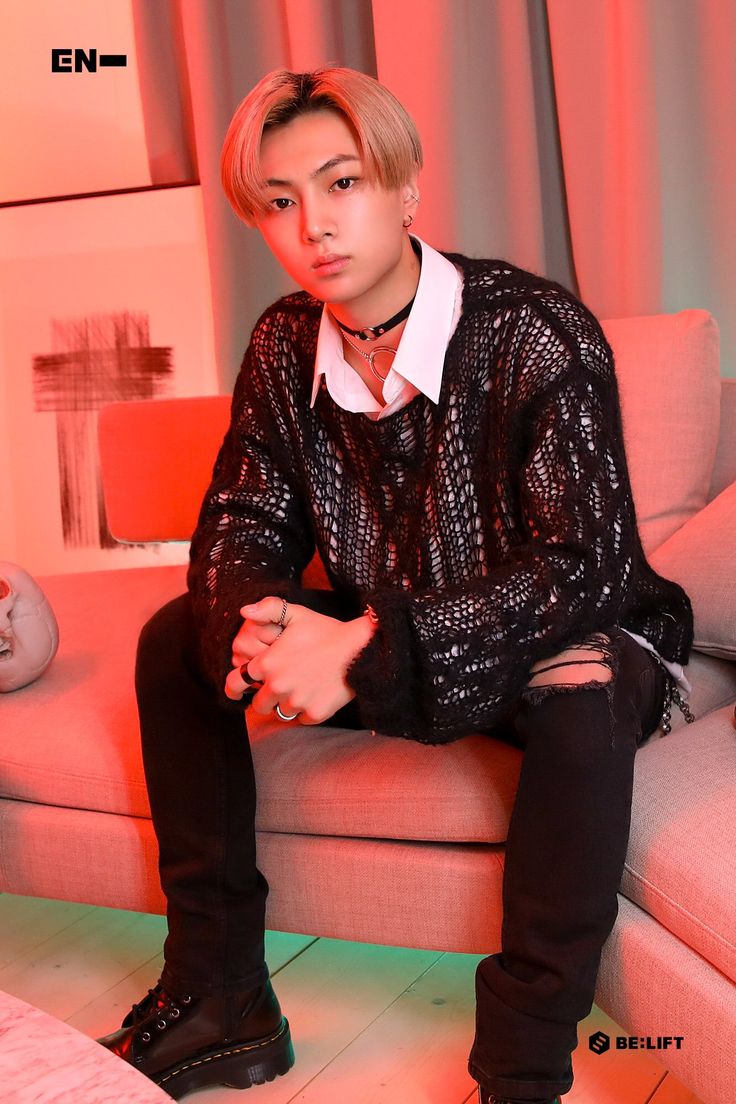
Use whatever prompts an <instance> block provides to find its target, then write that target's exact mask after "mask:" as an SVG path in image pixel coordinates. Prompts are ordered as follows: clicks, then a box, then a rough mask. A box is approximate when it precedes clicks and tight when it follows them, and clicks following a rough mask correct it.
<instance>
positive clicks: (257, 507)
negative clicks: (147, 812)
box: [100, 69, 693, 1104]
mask: <svg viewBox="0 0 736 1104" xmlns="http://www.w3.org/2000/svg"><path fill="white" fill-rule="evenodd" d="M421 165H422V153H421V145H420V141H419V138H418V135H417V133H416V130H415V128H414V124H413V123H412V121H411V119H410V118H409V116H408V115H407V114H406V112H405V111H404V109H403V108H402V107H401V105H400V104H399V103H398V102H397V101H396V100H395V99H394V97H393V96H392V95H391V94H390V93H389V92H388V91H387V89H385V88H383V87H382V86H381V85H380V84H378V82H376V81H374V80H373V79H372V78H370V77H367V76H364V75H363V74H361V73H357V72H354V71H352V70H349V69H323V70H317V71H315V72H314V73H304V74H296V73H290V72H286V71H277V72H274V73H270V74H268V75H267V76H266V77H264V78H263V80H262V81H261V82H259V84H258V85H257V86H256V87H255V88H254V89H253V90H252V91H251V93H250V94H249V95H248V96H247V97H246V99H245V100H244V101H243V102H242V103H241V104H240V106H239V107H238V109H237V111H236V113H235V116H234V118H233V120H232V122H231V125H230V128H229V130H228V133H227V137H226V140H225V145H224V149H223V158H222V171H223V184H224V187H225V191H226V193H227V195H228V198H229V200H230V202H231V203H232V205H233V207H234V209H235V211H236V212H237V213H238V215H239V216H240V217H241V218H242V219H243V221H244V222H246V224H248V225H250V226H257V227H258V229H259V230H260V232H261V233H262V234H263V237H264V238H265V240H266V241H267V243H268V245H269V247H270V248H271V250H272V251H273V253H274V254H275V256H276V257H277V258H278V260H279V261H280V262H281V264H282V265H283V267H284V268H285V270H286V271H287V272H288V273H289V275H290V276H291V277H292V278H293V279H294V280H295V281H296V282H297V283H298V284H299V285H300V286H301V288H302V289H303V290H302V291H300V292H297V293H294V294H292V295H288V296H285V297H283V298H282V299H280V300H278V302H276V303H274V304H273V305H272V306H271V307H269V308H268V309H267V310H266V311H265V312H264V313H263V315H262V316H261V318H260V319H259V320H258V322H257V323H256V326H255V328H254V330H253V334H252V338H251V341H250V344H249V347H248V349H247V351H246V354H245V358H244V361H243V365H242V368H241V371H240V374H239V376H238V379H237V381H236V385H235V389H234V394H233V404H232V419H231V424H230V428H229V430H228V433H227V435H226V437H225V440H224V443H223V446H222V449H221V450H220V453H219V454H218V457H217V460H216V462H215V467H214V472H213V477H212V482H211V485H210V487H209V490H208V491H207V494H206V496H205V499H204V503H203V505H202V510H201V513H200V517H199V521H198V525H197V529H196V531H195V533H194V536H193V539H192V546H191V565H190V570H189V576H188V592H187V594H186V595H183V596H181V597H180V598H178V599H176V600H175V601H174V602H171V603H169V604H168V605H167V606H165V607H164V608H163V609H162V610H160V611H159V613H158V614H156V615H155V616H154V617H153V618H152V619H151V621H149V622H148V624H147V625H146V626H145V628H144V630H143V632H142V634H141V641H140V647H139V655H138V664H137V673H136V685H137V693H138V702H139V711H140V721H141V736H142V744H143V754H144V764H145V768H146V780H147V785H148V791H149V797H150V803H151V812H152V816H153V822H154V826H155V829H156V833H157V838H158V841H159V849H160V873H161V882H162V886H163V889H164V892H165V894H166V897H167V902H168V912H167V915H168V922H169V933H168V937H167V940H166V943H165V947H164V958H165V965H164V969H163V971H162V974H161V978H160V980H159V982H158V984H157V985H156V986H155V987H154V988H153V989H150V990H149V991H148V994H147V996H146V997H144V998H143V1000H142V1001H141V1002H139V1003H138V1004H136V1005H134V1006H133V1008H132V1010H131V1012H130V1013H129V1014H128V1016H127V1017H126V1019H125V1020H124V1022H123V1025H122V1027H121V1028H120V1030H118V1031H116V1032H115V1033H113V1034H112V1035H109V1036H107V1037H106V1038H104V1039H101V1040H100V1042H101V1043H103V1045H105V1046H107V1047H109V1048H110V1049H111V1050H113V1051H114V1052H115V1053H117V1054H118V1055H120V1057H122V1058H123V1059H125V1060H126V1061H129V1062H132V1063H134V1064H135V1065H137V1066H138V1068H140V1069H141V1070H142V1071H143V1072H144V1073H146V1074H147V1075H148V1076H149V1077H151V1078H152V1079H153V1080H155V1081H156V1082H158V1083H159V1084H160V1085H162V1086H163V1087H164V1088H165V1089H166V1090H167V1091H168V1092H169V1093H170V1094H171V1095H172V1096H175V1097H178V1096H180V1095H182V1094H183V1093H184V1092H188V1091H190V1090H191V1089H193V1088H200V1087H203V1086H206V1085H210V1084H222V1083H224V1084H228V1085H235V1086H238V1087H246V1086H249V1085H251V1084H260V1083H263V1082H264V1081H265V1080H269V1079H272V1078H273V1077H275V1076H276V1075H278V1074H283V1073H286V1072H287V1070H288V1069H289V1068H290V1067H291V1065H292V1063H293V1061H294V1055H293V1050H292V1044H291V1040H290V1035H289V1025H288V1022H287V1021H286V1019H285V1018H284V1017H283V1016H282V1013H281V1009H280V1006H279V1002H278V1000H277V998H276V995H275V993H274V991H273V989H272V986H271V982H270V980H269V972H268V967H267V965H266V963H265V959H264V915H265V901H266V895H267V893H268V884H267V882H266V880H265V878H264V877H263V875H262V874H261V872H260V871H259V870H258V868H257V866H256V849H255V828H254V816H255V798H256V789H255V780H254V777H253V767H252V761H251V755H250V747H249V743H248V739H247V732H246V731H245V725H244V719H243V713H244V703H245V702H246V701H247V700H248V698H249V697H251V696H252V706H253V709H254V710H255V711H256V712H257V713H263V714H267V713H269V712H271V711H274V710H275V711H276V713H277V715H278V716H279V717H281V718H282V719H283V720H291V719H295V718H297V717H298V718H299V721H300V723H303V724H312V725H314V724H323V723H328V724H329V723H331V724H348V725H352V726H353V727H357V728H370V729H373V730H375V731H380V732H381V733H383V734H386V735H390V736H397V737H403V738H407V739H414V740H418V741H421V742H424V743H429V744H432V743H445V742H448V741H450V740H454V739H457V738H459V737H461V736H463V735H465V734H468V733H470V732H477V731H479V730H480V731H485V732H487V733H489V734H491V735H496V736H499V737H500V738H505V739H511V740H512V741H513V742H515V744H516V745H517V746H518V747H521V748H523V749H524V763H523V770H522V773H521V777H520V780H519V788H518V793H517V796H516V801H515V806H514V814H513V818H512V822H511V824H510V827H509V834H508V841H507V847H506V859H505V864H506V865H505V872H504V926H503V939H502V950H501V952H500V953H498V954H495V955H491V956H490V957H489V958H486V959H484V961H483V962H481V963H480V965H479V967H478V971H477V977H476V998H477V1022H476V1036H475V1040H474V1043H473V1047H472V1050H471V1053H470V1058H469V1066H468V1068H469V1071H470V1073H471V1074H472V1076H473V1077H474V1078H475V1079H476V1081H478V1083H479V1088H478V1098H479V1101H481V1104H484V1102H491V1101H495V1102H499V1101H502V1100H503V1101H512V1102H513V1101H543V1102H548V1101H556V1100H557V1099H558V1097H559V1095H560V1094H562V1093H566V1092H568V1091H569V1089H570V1087H571V1086H572V1081H573V1074H572V1064H571V1053H572V1051H573V1049H574V1048H575V1046H576V1044H577V1032H576V1027H577V1023H578V1022H579V1020H580V1019H582V1018H583V1017H585V1016H586V1015H588V1013H589V1012H590V1008H591V1005H592V1001H593V995H594V991H595V983H596V977H597V971H598V966H599V959H600V953H601V950H602V947H603V944H604V943H605V940H606V939H607V937H608V935H609V933H610V931H611V929H612V927H613V923H614V921H615V918H616V914H617V896H616V894H617V890H618V888H619V884H620V879H621V875H622V871H623V863H624V858H625V854H626V849H627V843H628V833H629V822H630V810H631V787H632V774H633V760H634V754H635V752H636V749H637V747H638V746H639V744H640V743H641V741H642V740H643V739H644V738H645V737H646V736H648V735H650V734H651V733H653V732H654V731H655V729H656V728H657V727H658V726H660V724H662V726H663V729H664V731H665V732H666V731H668V730H669V724H668V721H669V716H670V704H671V701H672V700H676V701H677V702H678V704H679V706H680V708H681V709H682V710H683V712H685V714H686V716H687V717H688V718H690V717H691V714H689V710H688V709H687V706H686V704H685V701H684V699H683V697H682V695H681V694H680V690H679V689H678V687H681V688H682V690H683V691H684V692H685V694H687V693H688V692H689V689H690V687H689V685H688V683H687V680H686V678H685V675H684V672H683V670H682V664H683V663H686V662H687V659H688V655H689V650H690V647H691V644H692V629H693V624H692V611H691V607H690V602H689V600H688V598H687V595H686V594H685V593H684V591H683V590H682V589H681V588H680V587H679V586H677V585H676V584H674V583H672V582H669V581H667V580H665V579H663V578H661V577H660V576H659V575H657V574H655V572H654V571H653V570H652V569H651V567H650V566H649V564H648V563H647V561H646V559H645V556H644V553H643V551H642V548H641V543H640V540H639V535H638V532H637V527H636V518H635V511H634V504H633V500H632V495H631V487H630V482H629V476H628V471H627V467H626V458H625V454H624V446H623V438H622V431H621V418H620V408H619V400H618V392H617V385H616V379H615V373H614V368H613V359H612V354H611V350H610V347H609V345H608V344H607V342H606V340H605V337H604V335H603V333H602V330H601V328H600V325H599V323H598V322H597V320H596V319H595V318H594V316H593V315H592V314H591V313H590V311H589V310H588V309H587V308H586V307H585V306H584V305H583V304H582V303H581V302H580V301H579V300H578V299H576V298H575V296H573V295H572V294H571V293H570V292H569V291H567V290H566V289H565V288H563V287H562V286H561V285H559V284H556V283H553V282H552V281H549V280H546V279H544V278H542V277H539V276H536V275H534V274H532V273H530V272H526V271H524V270H522V269H520V268H517V267H516V266H514V265H512V264H510V263H508V262H506V261H502V260H475V259H471V258H469V257H466V256H463V255H462V254H452V253H443V252H440V251H438V250H435V249H433V248H432V247H431V246H429V245H428V244H427V243H426V242H424V241H422V240H421V239H420V238H418V237H414V236H411V235H410V234H409V233H408V229H409V227H410V226H411V224H412V222H413V219H414V217H415V215H416V213H417V204H418V203H419V185H418V173H419V170H420V168H421ZM315 546H316V547H317V548H318V550H319V552H320V555H321V557H322V559H323V561H324V563H325V567H326V570H327V573H328V577H329V579H330V582H331V585H332V588H333V589H332V591H318V590H307V589H303V588H302V587H301V586H300V580H301V573H302V571H303V569H304V568H305V566H306V565H307V564H308V563H309V561H310V560H311V558H312V555H313V553H314V550H315ZM479 907H481V908H482V907H483V903H482V902H479Z"/></svg>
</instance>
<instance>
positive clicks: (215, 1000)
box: [97, 979, 294, 1100]
mask: <svg viewBox="0 0 736 1104" xmlns="http://www.w3.org/2000/svg"><path fill="white" fill-rule="evenodd" d="M97 1042H98V1043H100V1044H101V1045H102V1046H104V1047H107V1049H108V1050H111V1051H112V1052H113V1054H117V1055H118V1057H119V1058H122V1059H123V1060H124V1061H126V1062H129V1063H130V1065H132V1066H134V1067H135V1068H136V1069H138V1070H140V1071H141V1073H144V1074H145V1075H146V1076H147V1077H150V1078H151V1080H152V1081H155V1083H156V1084H157V1085H160V1086H161V1088H162V1089H164V1090H165V1092H167V1093H168V1094H169V1096H172V1097H173V1098H174V1099H175V1100H178V1099H179V1097H181V1096H183V1095H184V1094H185V1093H188V1092H192V1091H193V1090H194V1089H202V1088H206V1087H207V1086H209V1085H228V1086H230V1087H231V1088H234V1089H247V1088H249V1087H250V1086H251V1085H263V1084H265V1082H266V1081H273V1080H274V1078H275V1077H277V1076H279V1075H280V1074H284V1073H287V1072H288V1071H289V1070H290V1069H291V1067H292V1066H293V1065H294V1048H293V1047H292V1044H291V1034H290V1032H289V1024H288V1021H287V1020H286V1019H285V1017H284V1016H282V1014H281V1007H280V1005H279V1002H278V998H277V997H276V994H275V993H274V991H273V987H272V985H271V981H270V979H269V980H267V981H266V982H264V983H263V984H261V985H259V986H257V987H255V988H253V987H251V988H250V989H244V990H242V991H237V992H235V993H231V994H228V995H227V996H224V997H195V996H191V995H189V994H187V993H181V994H176V995H175V994H173V993H170V992H168V991H167V990H166V989H165V988H164V987H163V986H162V984H161V982H160V981H159V982H158V984H157V985H156V987H155V988H154V989H149V990H148V994H147V995H146V996H145V997H144V998H143V1000H142V1001H140V1002H139V1003H138V1004H134V1005H133V1007H132V1008H131V1010H130V1012H129V1013H128V1015H127V1016H126V1017H125V1019H124V1020H123V1023H122V1026H121V1027H120V1028H119V1029H118V1030H117V1031H114V1032H113V1033H112V1034H111V1035H105V1036H104V1037H103V1038H101V1039H98V1040H97Z"/></svg>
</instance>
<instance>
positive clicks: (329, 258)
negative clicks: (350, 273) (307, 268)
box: [312, 253, 348, 268]
mask: <svg viewBox="0 0 736 1104" xmlns="http://www.w3.org/2000/svg"><path fill="white" fill-rule="evenodd" d="M347 259H348V258H347V257H345V256H343V255H342V254H341V253H325V254H324V256H323V257H318V258H317V260H316V261H315V262H314V264H313V265H312V268H321V267H322V265H328V264H332V262H333V261H347Z"/></svg>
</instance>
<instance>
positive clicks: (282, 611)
mask: <svg viewBox="0 0 736 1104" xmlns="http://www.w3.org/2000/svg"><path fill="white" fill-rule="evenodd" d="M281 601H282V602H283V603H284V608H283V609H282V610H281V616H280V617H279V619H278V621H277V622H276V623H277V625H281V626H282V627H283V628H286V626H285V625H284V618H285V617H286V599H285V598H282V599H281ZM280 635H281V634H280V633H279V636H280Z"/></svg>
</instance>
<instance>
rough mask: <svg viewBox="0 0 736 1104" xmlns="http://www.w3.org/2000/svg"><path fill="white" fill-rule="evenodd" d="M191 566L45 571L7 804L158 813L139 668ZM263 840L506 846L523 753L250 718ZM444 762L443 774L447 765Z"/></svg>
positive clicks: (5, 750)
mask: <svg viewBox="0 0 736 1104" xmlns="http://www.w3.org/2000/svg"><path fill="white" fill-rule="evenodd" d="M185 573H186V568H185V566H184V565H175V566H166V567H146V568H131V569H129V570H115V571H97V572H89V573H85V574H72V575H58V576H46V577H44V578H41V579H39V583H40V585H41V586H42V588H43V590H44V592H45V593H46V595H47V597H48V599H49V602H50V604H51V606H52V608H53V609H54V611H55V613H56V617H57V620H58V623H59V651H58V653H57V655H56V658H55V659H54V662H53V663H52V664H51V666H50V667H49V669H48V671H47V672H46V674H45V675H44V677H43V678H41V679H39V680H38V682H36V683H34V684H32V685H30V686H27V687H24V688H23V689H20V690H17V691H15V692H13V693H12V694H7V695H4V700H3V702H2V726H0V797H7V798H13V799H17V800H21V801H31V802H36V803H39V804H47V805H58V806H65V807H68V808H76V809H89V810H95V811H99V812H109V813H122V814H124V815H128V816H137V817H149V816H150V807H149V804H148V796H147V793H146V785H145V777H144V773H143V764H142V759H141V751H140V740H139V736H138V716H137V710H136V703H135V694H134V689H133V686H134V683H133V672H134V665H135V652H136V643H137V639H138V634H139V632H140V629H141V628H142V626H143V624H144V623H145V622H146V621H147V620H148V618H149V617H151V616H152V614H153V613H155V612H156V610H157V609H159V608H160V607H161V606H162V605H163V604H164V603H165V602H167V601H169V600H170V599H171V598H174V597H176V596H177V595H178V594H181V593H183V591H184V589H185V585H186V584H185ZM246 716H247V720H248V726H249V731H250V734H251V739H252V742H253V754H254V762H255V765H256V772H257V777H258V790H259V808H258V822H257V827H258V828H259V830H261V831H277V832H306V833H309V834H317V835H319V834H323V835H351V836H361V835H365V836H372V837H376V838H383V837H395V838H404V839H422V840H445V841H459V842H466V841H467V842H475V841H485V842H502V841H503V840H505V838H506V829H507V826H508V821H509V817H510V814H511V808H512V805H513V796H514V793H515V792H516V787H517V784H518V774H519V768H520V762H521V752H520V751H519V750H518V749H517V748H515V747H512V746H510V745H509V744H505V743H502V742H501V741H500V740H496V739H492V738H489V737H487V736H483V735H481V734H478V735H477V736H470V737H467V738H466V739H465V740H462V741H458V742H457V743H455V744H451V745H448V746H446V747H428V746H425V745H422V744H417V743H413V742H411V741H408V740H396V739H392V738H391V737H385V736H384V737H380V736H379V737H371V735H370V733H369V732H368V731H365V730H364V731H360V732H356V731H355V730H352V729H340V728H337V727H329V726H314V725H294V724H291V725H284V724H283V722H281V721H279V720H278V718H276V717H275V715H271V716H269V717H263V716H262V715H260V714H257V713H255V711H254V710H252V709H249V710H248V711H247V714H246ZM440 761H441V768H439V767H438V765H439V764H440Z"/></svg>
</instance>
